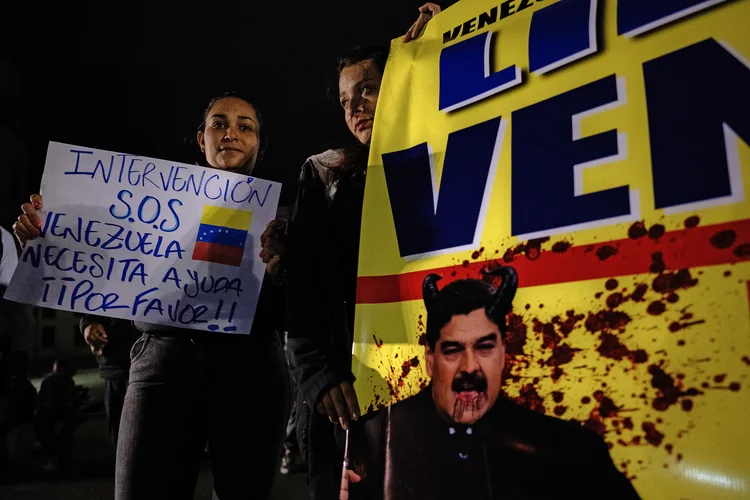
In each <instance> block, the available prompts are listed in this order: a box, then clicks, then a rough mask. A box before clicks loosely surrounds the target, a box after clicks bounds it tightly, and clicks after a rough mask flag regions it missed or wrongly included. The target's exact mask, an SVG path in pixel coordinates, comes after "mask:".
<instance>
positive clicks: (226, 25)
mask: <svg viewBox="0 0 750 500" xmlns="http://www.w3.org/2000/svg"><path fill="white" fill-rule="evenodd" d="M423 3H424V2H423V1H422V0H417V1H414V0H387V1H379V2H346V3H344V2H314V3H313V2H311V3H301V2H300V3H296V2H295V3H291V2H279V1H272V2H268V1H264V2H252V1H246V2H156V1H150V2H144V1H142V0H136V1H129V2H105V1H88V2H51V3H49V4H48V5H47V6H44V7H42V4H39V3H35V2H24V3H23V4H19V5H15V6H14V7H12V8H11V9H10V12H5V13H4V14H3V20H2V25H3V28H2V32H0V41H1V42H2V43H1V46H0V55H1V56H2V57H3V58H4V59H5V61H6V64H7V63H8V61H9V64H10V66H11V67H12V68H13V69H14V70H15V71H14V72H15V74H16V77H15V78H13V81H9V80H8V78H9V75H10V73H7V72H6V74H5V75H0V77H2V78H5V79H6V81H4V82H2V83H3V86H4V88H5V91H6V94H5V95H4V99H3V107H4V108H5V109H4V110H3V112H2V113H3V119H4V123H6V124H8V123H9V124H11V126H12V128H13V129H14V131H15V132H16V133H17V135H18V136H19V137H21V139H22V141H23V142H24V143H25V144H26V146H27V147H28V151H29V161H28V169H29V172H28V183H29V186H30V187H31V188H32V189H34V190H36V188H37V187H38V185H39V181H40V179H41V173H42V169H43V166H44V159H45V154H46V148H47V144H48V142H49V141H50V140H53V141H59V142H65V143H71V144H76V145H80V146H87V147H93V148H100V149H107V150H113V151H118V152H124V153H131V154H139V155H142V156H151V157H157V158H163V159H167V160H172V161H179V162H187V163H194V162H195V160H196V158H197V157H196V156H195V155H196V152H197V151H198V149H197V145H196V144H195V139H194V138H195V129H196V127H197V125H198V123H199V122H200V119H201V114H202V112H203V108H204V106H205V103H206V102H207V100H208V99H209V98H210V97H211V96H213V95H216V94H218V93H221V92H222V91H224V90H232V89H233V90H237V91H240V92H242V93H243V94H245V95H250V96H251V97H252V98H253V99H254V100H255V101H256V103H257V105H258V107H259V108H260V110H261V111H262V114H263V117H264V120H265V125H266V132H267V137H268V139H269V149H268V151H267V154H266V158H265V160H264V162H263V164H262V165H261V168H260V169H259V170H258V171H257V172H256V173H257V175H258V176H261V177H264V178H269V179H273V180H279V181H283V182H284V183H285V186H286V190H285V191H286V192H285V195H284V197H285V198H286V199H288V198H289V197H290V196H293V191H294V189H293V187H294V181H295V180H296V177H297V175H298V172H299V168H300V166H301V164H302V163H303V161H304V160H305V158H307V157H308V156H310V155H311V154H315V153H318V152H320V151H322V150H324V149H326V148H329V147H337V146H342V145H344V144H346V141H349V140H351V139H350V138H349V133H348V131H347V130H346V128H345V125H344V122H343V118H342V114H341V111H340V109H338V108H337V104H335V103H334V102H332V101H330V100H327V98H326V88H327V85H328V81H329V79H328V77H327V73H328V74H330V71H331V70H332V67H333V64H334V61H335V57H336V55H337V54H340V53H341V52H343V51H346V50H347V49H348V48H349V47H351V46H352V45H354V44H371V43H388V41H389V40H390V39H391V38H394V37H397V36H400V35H403V34H404V33H405V32H406V30H407V29H408V28H409V26H410V25H411V24H412V22H414V20H415V19H416V17H417V14H418V12H417V7H419V6H420V5H422V4H423ZM439 3H440V4H441V5H442V7H443V8H446V7H447V6H449V5H450V4H452V3H455V1H453V2H451V1H444V2H439ZM3 10H6V8H5V7H4V8H3ZM19 80H20V81H19ZM8 89H10V92H11V93H12V94H17V98H13V97H14V96H13V95H11V96H10V98H8V94H7V92H8ZM28 194H30V193H27V194H25V195H24V196H22V198H26V197H27V196H28ZM19 196H20V193H19Z"/></svg>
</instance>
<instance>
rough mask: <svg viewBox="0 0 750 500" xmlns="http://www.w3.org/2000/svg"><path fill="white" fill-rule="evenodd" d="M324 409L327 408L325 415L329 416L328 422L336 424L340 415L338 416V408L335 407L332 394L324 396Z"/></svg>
mask: <svg viewBox="0 0 750 500" xmlns="http://www.w3.org/2000/svg"><path fill="white" fill-rule="evenodd" d="M323 408H325V411H324V412H323V415H327V416H328V420H330V421H331V423H332V424H335V423H336V418H337V417H338V415H337V414H336V407H335V406H334V405H333V400H332V399H331V396H330V393H329V394H326V395H325V396H323Z"/></svg>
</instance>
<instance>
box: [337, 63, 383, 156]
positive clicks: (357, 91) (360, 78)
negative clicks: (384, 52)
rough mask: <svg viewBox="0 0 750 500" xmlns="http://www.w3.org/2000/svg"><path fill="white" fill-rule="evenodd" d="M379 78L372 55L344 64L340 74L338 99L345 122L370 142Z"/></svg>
mask: <svg viewBox="0 0 750 500" xmlns="http://www.w3.org/2000/svg"><path fill="white" fill-rule="evenodd" d="M382 79H383V74H382V73H381V72H380V70H378V68H377V67H376V66H375V65H374V64H373V62H372V59H365V60H364V61H362V62H359V63H356V64H352V65H351V66H347V67H345V68H344V69H342V70H341V74H340V75H339V101H340V102H341V107H343V108H344V118H345V119H346V125H347V126H348V127H349V130H351V132H352V134H354V136H355V137H356V138H357V139H358V140H359V142H361V143H362V144H369V143H370V139H371V138H372V122H373V120H374V119H375V108H376V107H377V105H378V94H379V93H380V81H381V80H382Z"/></svg>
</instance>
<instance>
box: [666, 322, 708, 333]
mask: <svg viewBox="0 0 750 500" xmlns="http://www.w3.org/2000/svg"><path fill="white" fill-rule="evenodd" d="M705 322H706V320H704V319H699V320H696V321H686V322H684V323H680V322H678V321H673V322H671V323H670V324H669V331H670V332H672V333H675V332H679V331H680V330H683V329H685V328H687V327H689V326H693V325H700V324H701V323H705Z"/></svg>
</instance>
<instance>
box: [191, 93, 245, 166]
mask: <svg viewBox="0 0 750 500" xmlns="http://www.w3.org/2000/svg"><path fill="white" fill-rule="evenodd" d="M258 125H259V124H258V115H257V113H256V112H255V108H253V107H252V106H251V105H250V104H249V103H247V102H246V101H244V100H243V99H239V98H237V97H225V98H223V99H220V100H218V101H216V102H215V103H214V104H213V106H211V109H209V110H208V114H207V115H206V126H205V128H204V130H202V131H200V132H198V144H199V145H200V147H201V151H203V152H204V153H205V154H206V161H207V162H208V164H209V165H210V166H211V167H213V168H218V169H221V170H231V171H236V172H238V173H243V174H247V175H249V174H250V173H251V172H252V171H253V167H254V166H255V160H256V159H257V158H258V147H259V145H260V134H259V126H258Z"/></svg>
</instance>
